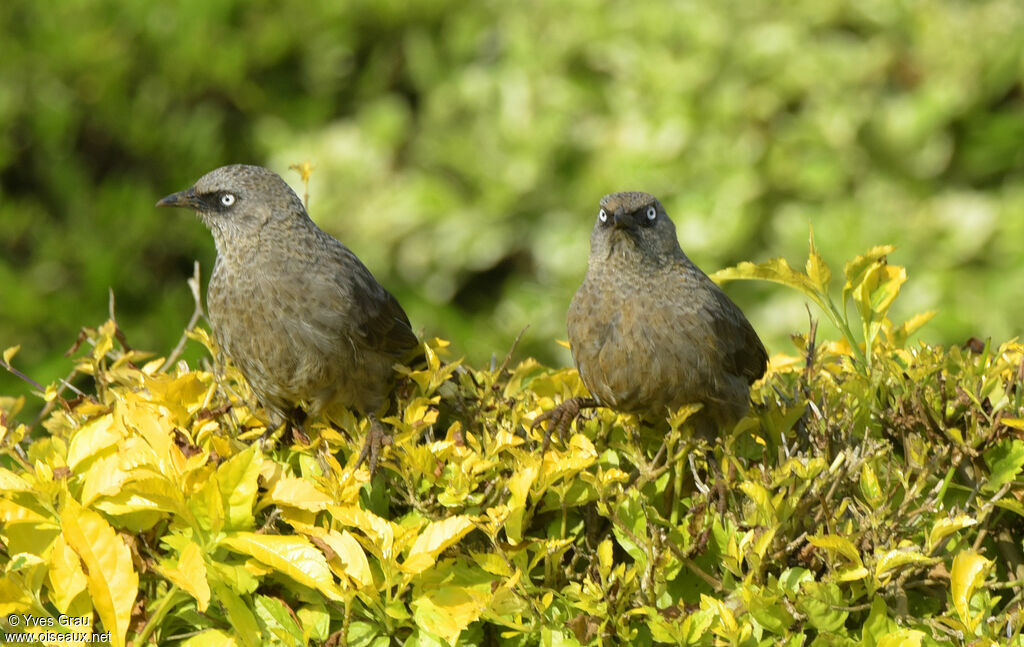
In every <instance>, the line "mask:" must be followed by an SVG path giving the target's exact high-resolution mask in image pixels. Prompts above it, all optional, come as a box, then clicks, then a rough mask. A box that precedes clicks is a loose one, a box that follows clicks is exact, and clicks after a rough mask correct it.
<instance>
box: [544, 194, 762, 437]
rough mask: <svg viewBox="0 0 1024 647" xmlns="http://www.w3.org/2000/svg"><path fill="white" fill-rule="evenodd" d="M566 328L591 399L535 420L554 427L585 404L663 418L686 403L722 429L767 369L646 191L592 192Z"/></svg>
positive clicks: (702, 420) (710, 426) (733, 311)
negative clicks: (591, 220) (582, 272)
mask: <svg viewBox="0 0 1024 647" xmlns="http://www.w3.org/2000/svg"><path fill="white" fill-rule="evenodd" d="M568 328H569V344H570V347H571V349H572V355H573V359H574V361H575V362H576V367H577V368H578V369H579V372H580V377H581V378H582V379H583V383H584V384H585V385H586V387H587V389H589V390H590V393H591V394H592V395H593V396H594V397H593V399H590V398H573V399H572V400H569V401H567V402H565V403H563V404H562V405H560V406H559V407H558V408H557V409H555V410H552V411H550V412H548V413H547V414H544V415H543V416H541V418H539V419H538V422H540V421H541V420H548V419H551V420H552V421H553V423H554V424H552V426H551V428H552V429H558V431H559V433H560V434H562V433H564V431H565V427H566V425H568V424H569V423H570V422H571V421H572V419H573V418H574V417H575V416H576V415H577V414H578V413H579V410H580V409H581V408H584V407H594V406H607V407H610V408H612V409H615V410H617V411H622V412H628V413H638V414H641V415H645V416H647V417H662V418H663V417H664V416H665V415H666V414H667V412H668V410H669V409H676V408H678V407H681V406H682V405H684V404H693V403H701V404H703V405H704V406H703V408H702V409H701V411H700V412H698V414H696V416H695V418H694V422H695V423H696V427H697V429H698V432H699V433H702V434H708V433H709V432H713V431H716V430H723V429H726V428H727V427H729V426H731V425H732V424H734V423H735V422H736V421H738V420H739V419H740V418H741V417H743V415H744V414H745V413H746V411H747V408H748V405H749V399H750V385H751V384H752V383H753V382H754V381H755V380H757V379H758V378H760V377H761V376H762V375H764V372H765V369H766V367H767V360H768V355H767V353H766V352H765V349H764V346H763V345H762V344H761V340H760V339H759V338H758V336H757V333H756V332H754V329H753V328H752V327H751V325H750V322H748V321H747V318H746V317H744V316H743V313H742V312H741V311H740V309H739V308H738V307H737V306H736V304H735V303H733V302H732V301H731V300H730V299H729V297H727V296H726V295H725V293H724V292H722V290H721V289H719V287H718V286H717V285H715V283H714V282H713V281H712V280H711V279H709V278H708V276H707V275H706V274H704V272H702V271H701V270H700V268H699V267H697V266H696V265H694V264H693V262H692V261H690V259H689V258H687V256H686V254H684V253H683V250H682V249H681V248H680V247H679V241H678V240H677V239H676V228H675V225H674V224H673V223H672V221H671V220H670V219H669V217H668V215H667V214H666V213H665V209H664V208H663V207H662V206H661V203H660V202H658V200H657V199H656V198H655V197H654V196H652V195H650V194H647V193H639V192H627V193H612V194H610V195H606V196H605V197H604V198H602V199H601V207H600V210H599V211H598V215H597V223H596V224H595V225H594V231H593V233H592V234H591V236H590V259H589V261H588V263H587V274H586V277H585V278H584V279H583V285H581V286H580V288H579V290H578V291H577V292H576V296H575V297H574V298H573V300H572V305H571V306H570V307H569V321H568ZM534 424H537V423H534ZM550 433H551V430H549V431H548V432H547V433H546V434H545V444H546V443H547V441H548V440H549V437H550Z"/></svg>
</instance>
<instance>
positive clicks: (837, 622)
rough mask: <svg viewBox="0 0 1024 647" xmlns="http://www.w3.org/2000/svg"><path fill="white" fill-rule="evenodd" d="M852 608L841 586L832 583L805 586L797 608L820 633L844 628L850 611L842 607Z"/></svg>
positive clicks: (811, 583)
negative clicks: (844, 596)
mask: <svg viewBox="0 0 1024 647" xmlns="http://www.w3.org/2000/svg"><path fill="white" fill-rule="evenodd" d="M846 606H850V602H849V601H847V600H845V599H844V598H843V594H842V591H841V590H840V589H839V586H838V585H836V584H833V583H832V582H808V583H806V584H804V586H803V595H802V596H801V597H800V598H797V601H796V607H797V608H798V609H800V611H802V612H804V613H805V614H806V615H807V621H808V622H809V623H810V624H811V626H812V627H814V628H815V629H817V630H818V631H824V632H837V631H840V630H841V629H842V628H843V625H844V624H845V623H846V618H847V617H848V616H849V615H850V613H849V611H843V610H841V607H846Z"/></svg>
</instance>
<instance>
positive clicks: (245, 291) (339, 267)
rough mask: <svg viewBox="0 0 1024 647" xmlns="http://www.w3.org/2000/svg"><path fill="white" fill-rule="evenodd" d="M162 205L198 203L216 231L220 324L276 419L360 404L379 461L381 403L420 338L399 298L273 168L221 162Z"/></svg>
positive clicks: (367, 450)
mask: <svg viewBox="0 0 1024 647" xmlns="http://www.w3.org/2000/svg"><path fill="white" fill-rule="evenodd" d="M157 206H158V207H188V208H191V209H194V210H195V211H196V213H197V215H198V216H199V218H200V219H201V220H202V221H203V223H204V224H205V225H206V226H207V227H208V228H209V229H210V231H211V232H212V233H213V239H214V242H215V243H216V245H217V260H216V262H215V264H214V267H213V275H212V276H211V278H210V286H209V289H208V291H207V297H206V301H207V310H208V313H209V317H210V323H211V325H212V326H213V333H214V336H215V337H216V339H217V341H218V343H219V344H220V346H221V348H222V349H223V350H224V352H225V353H226V354H227V356H228V357H229V358H231V361H232V362H234V364H235V365H236V366H237V367H238V368H239V369H240V370H241V372H242V374H243V375H244V376H245V378H246V380H248V382H249V384H250V386H252V389H253V391H254V392H255V393H256V395H257V396H258V397H259V399H260V401H261V402H262V403H263V405H264V407H265V408H266V409H267V411H268V413H269V414H270V416H271V421H270V422H271V423H272V426H273V427H277V426H278V425H280V424H281V423H283V422H285V421H286V420H292V421H294V420H295V418H294V417H293V416H295V415H297V414H298V411H297V409H298V408H299V405H300V403H302V404H304V405H305V408H306V411H307V413H308V415H309V416H311V417H313V416H316V415H318V414H319V413H321V412H322V411H323V410H324V409H325V408H327V407H328V406H330V405H335V404H340V405H343V406H346V407H350V408H353V409H355V410H357V411H358V412H360V413H361V414H364V415H368V416H370V417H371V433H370V436H369V437H368V438H367V441H366V445H365V446H364V448H363V451H362V453H361V454H360V457H359V461H358V463H357V466H358V465H360V464H362V462H363V461H364V460H366V459H367V458H369V461H370V471H371V472H373V471H374V470H375V469H376V464H377V457H378V453H379V451H380V446H381V443H382V442H383V441H384V435H383V430H382V429H381V428H380V427H381V426H380V423H378V422H377V420H376V417H375V412H376V411H378V409H380V408H381V406H382V405H383V404H384V403H385V401H386V399H387V398H388V395H389V393H390V391H391V389H392V386H393V384H394V381H395V377H396V375H395V371H394V368H393V366H394V364H395V363H396V361H398V360H399V359H401V357H402V356H403V355H405V354H406V353H408V352H409V351H410V350H412V349H413V348H416V346H417V345H418V343H419V342H418V340H417V339H416V335H415V334H414V333H413V331H412V328H411V326H410V324H409V318H408V317H407V316H406V314H405V311H404V310H402V307H401V306H400V305H399V304H398V301H397V300H395V298H394V297H393V296H392V295H391V294H390V293H389V292H388V291H387V290H385V289H384V288H383V287H382V286H381V285H380V283H378V282H377V280H376V279H374V277H373V275H372V274H371V273H370V270H368V269H366V266H365V265H363V263H362V262H361V261H360V260H359V259H358V258H356V255H355V254H353V253H352V252H351V251H350V250H349V249H348V248H347V247H345V245H343V244H342V243H340V242H339V241H338V240H337V239H335V238H333V237H332V236H330V235H329V234H327V233H325V232H324V231H323V230H321V229H320V228H319V227H317V226H316V224H314V223H313V221H312V220H310V218H309V216H308V215H307V213H306V209H305V207H304V206H303V204H302V201H301V200H300V199H299V197H298V196H297V195H295V192H294V191H292V189H291V188H290V187H289V186H288V184H287V183H285V181H284V180H283V179H281V177H280V176H279V175H277V174H276V173H274V172H272V171H269V170H267V169H265V168H262V167H259V166H249V165H244V164H235V165H231V166H223V167H221V168H218V169H216V170H214V171H211V172H209V173H207V174H206V175H204V176H203V177H201V178H199V180H198V181H197V182H196V183H195V185H194V186H192V187H191V188H188V189H185V190H184V191H180V192H178V193H174V194H172V195H169V196H167V197H166V198H164V199H162V200H160V201H159V202H158V203H157Z"/></svg>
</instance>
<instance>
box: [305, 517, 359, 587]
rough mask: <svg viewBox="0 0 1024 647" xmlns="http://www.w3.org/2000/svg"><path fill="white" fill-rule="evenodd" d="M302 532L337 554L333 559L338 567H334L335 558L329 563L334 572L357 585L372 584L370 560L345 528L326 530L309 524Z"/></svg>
mask: <svg viewBox="0 0 1024 647" xmlns="http://www.w3.org/2000/svg"><path fill="white" fill-rule="evenodd" d="M303 532H305V533H308V534H309V535H311V536H313V537H316V538H318V539H320V540H321V541H323V542H324V543H325V544H327V545H328V546H330V548H331V550H333V551H334V554H335V555H336V556H337V557H336V558H335V560H336V561H337V562H338V564H339V567H338V568H335V566H334V562H335V560H331V562H329V563H330V565H331V568H332V569H333V570H334V572H335V573H338V572H339V571H340V572H341V573H342V574H344V575H345V576H346V577H348V578H349V579H351V580H352V581H354V582H355V583H356V584H357V585H358V586H359V587H370V586H373V572H372V571H371V570H370V562H369V561H367V559H366V552H365V551H363V547H362V546H360V545H359V542H358V541H356V538H355V537H354V536H352V533H350V532H349V531H347V530H342V531H341V532H338V531H337V530H326V529H324V528H319V527H317V526H309V527H307V528H304V529H303Z"/></svg>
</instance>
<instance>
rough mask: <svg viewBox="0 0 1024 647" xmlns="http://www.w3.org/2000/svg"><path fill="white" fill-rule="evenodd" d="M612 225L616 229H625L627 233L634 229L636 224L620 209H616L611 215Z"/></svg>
mask: <svg viewBox="0 0 1024 647" xmlns="http://www.w3.org/2000/svg"><path fill="white" fill-rule="evenodd" d="M612 224H613V225H614V226H615V228H616V229H625V230H626V231H628V232H631V231H633V230H634V229H635V228H636V222H634V220H633V219H632V218H630V217H629V214H627V213H626V212H625V211H624V210H622V209H616V210H615V213H613V214H612Z"/></svg>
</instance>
